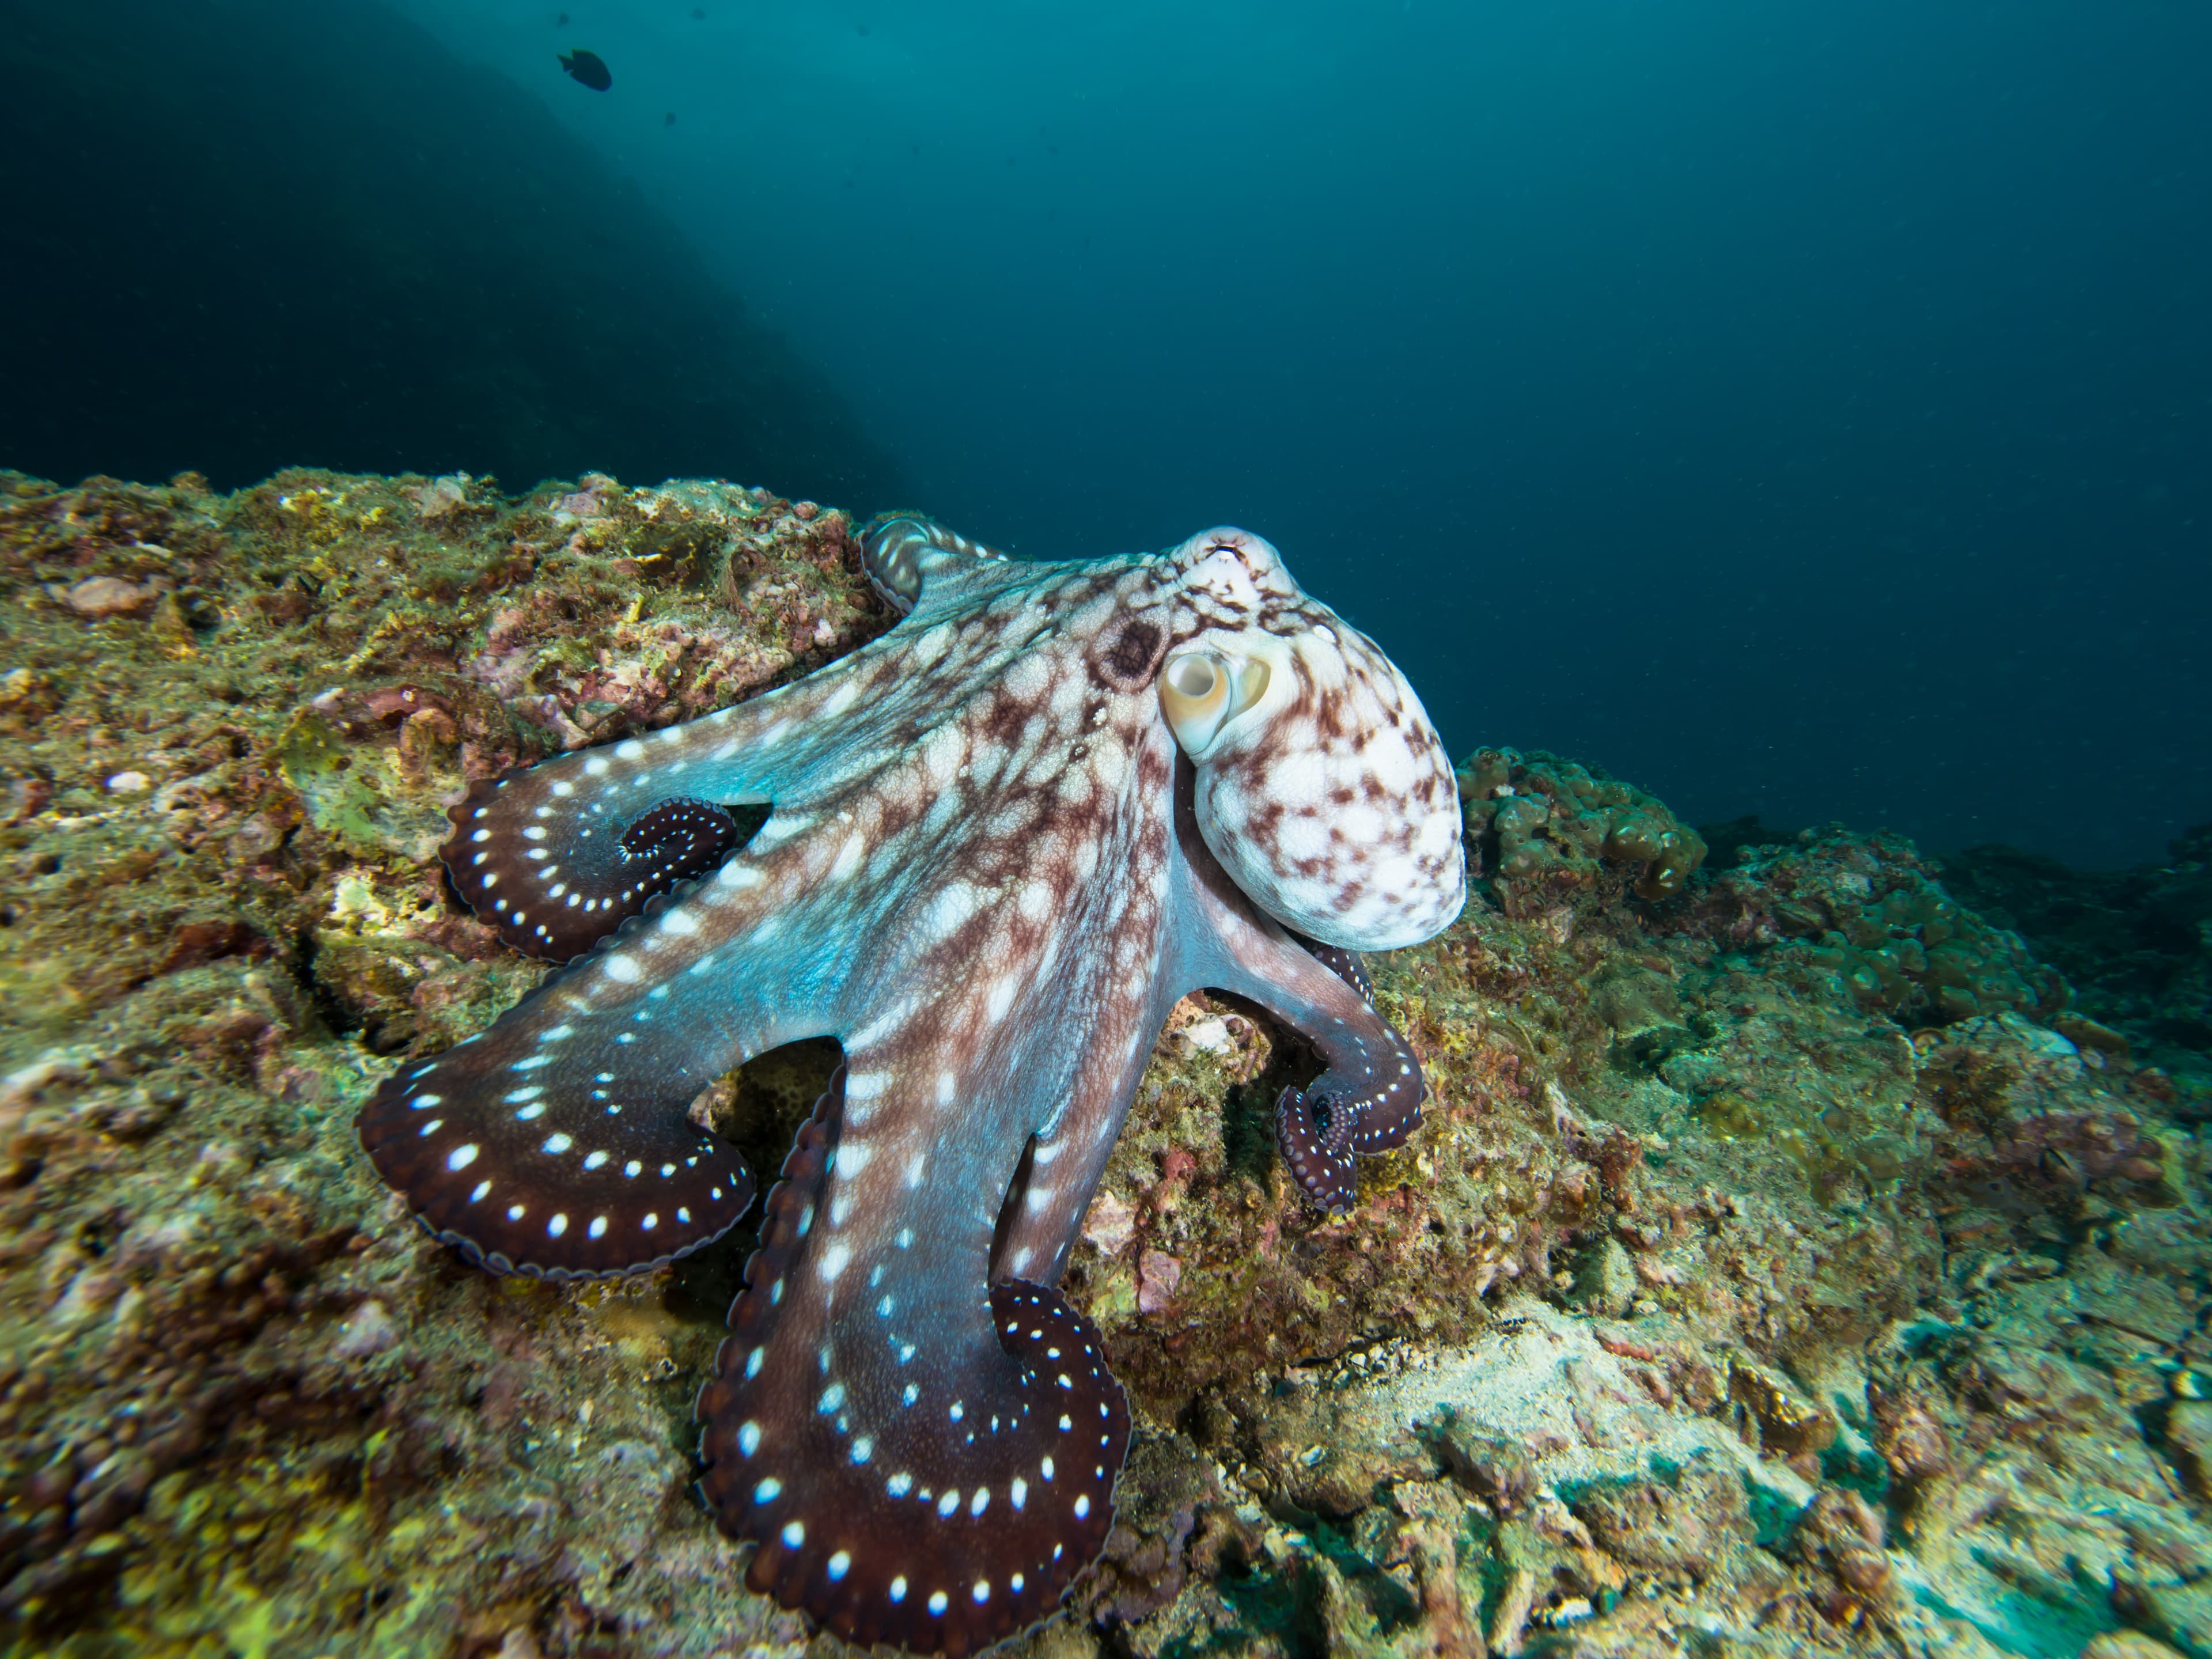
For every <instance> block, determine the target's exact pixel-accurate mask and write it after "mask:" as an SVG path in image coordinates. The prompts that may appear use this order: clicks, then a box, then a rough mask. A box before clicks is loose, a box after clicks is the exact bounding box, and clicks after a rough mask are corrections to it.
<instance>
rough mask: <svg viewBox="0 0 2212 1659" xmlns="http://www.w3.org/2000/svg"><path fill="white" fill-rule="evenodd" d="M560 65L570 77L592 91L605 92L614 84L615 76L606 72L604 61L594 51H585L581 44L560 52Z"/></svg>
mask: <svg viewBox="0 0 2212 1659" xmlns="http://www.w3.org/2000/svg"><path fill="white" fill-rule="evenodd" d="M561 67H562V69H564V70H568V74H569V75H570V76H571V77H573V78H574V79H575V80H578V81H580V82H583V83H584V84H585V85H586V86H587V87H589V88H591V89H592V91H593V92H605V90H606V89H607V88H609V87H611V86H612V85H614V83H615V77H614V76H612V75H611V74H609V73H608V72H607V66H606V64H605V60H604V59H602V58H600V56H599V53H597V52H586V51H585V50H584V49H583V48H582V47H581V46H579V47H577V48H576V50H575V51H574V52H562V54H561Z"/></svg>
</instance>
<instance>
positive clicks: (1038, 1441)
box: [697, 1056, 1129, 1655]
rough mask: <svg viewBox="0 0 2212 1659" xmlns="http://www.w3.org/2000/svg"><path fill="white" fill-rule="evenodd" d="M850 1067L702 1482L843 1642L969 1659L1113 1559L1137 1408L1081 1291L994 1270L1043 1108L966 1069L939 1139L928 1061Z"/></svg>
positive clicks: (777, 1574) (782, 1204) (727, 1348)
mask: <svg viewBox="0 0 2212 1659" xmlns="http://www.w3.org/2000/svg"><path fill="white" fill-rule="evenodd" d="M849 1063H850V1065H851V1066H852V1068H853V1069H852V1071H851V1073H850V1074H849V1077H848V1073H847V1072H846V1071H845V1070H843V1069H842V1068H841V1070H840V1071H839V1073H837V1074H836V1077H834V1078H833V1079H832V1081H831V1085H830V1087H829V1091H828V1092H827V1093H826V1094H824V1095H823V1097H822V1099H821V1101H820V1102H819V1103H817V1107H816V1109H815V1112H814V1115H813V1116H812V1117H811V1119H810V1121H808V1123H807V1124H806V1126H805V1128H804V1129H803V1130H802V1132H801V1133H800V1135H799V1140H798V1143H797V1145H796V1146H794V1147H793V1152H792V1153H791V1156H790V1158H789V1159H788V1160H787V1162H786V1163H785V1164H784V1168H783V1178H782V1180H781V1182H780V1183H779V1184H778V1185H777V1186H776V1188H775V1190H774V1191H773V1192H772V1193H770V1194H769V1201H768V1206H767V1211H766V1214H765V1217H764V1219H763V1226H762V1233H761V1248H760V1249H759V1251H758V1252H757V1254H756V1255H754V1256H753V1257H752V1259H751V1260H750V1261H749V1262H748V1263H747V1264H746V1268H745V1290H744V1294H743V1295H741V1296H740V1297H738V1302H737V1304H736V1306H735V1307H734V1308H732V1310H731V1314H730V1327H731V1332H732V1334H731V1336H730V1338H729V1340H727V1341H726V1342H725V1343H724V1344H723V1346H722V1349H721V1352H720V1355H719V1356H718V1357H717V1358H716V1361H715V1365H714V1375H713V1376H712V1377H711V1378H710V1379H709V1381H708V1383H707V1384H706V1386H705V1387H704V1389H702V1391H701V1394H700V1397H699V1401H698V1406H697V1414H698V1417H699V1419H700V1420H701V1422H702V1425H703V1428H702V1436H701V1443H700V1455H701V1459H702V1462H704V1464H705V1465H706V1472H705V1474H703V1475H702V1479H701V1481H700V1489H701V1492H702V1496H703V1497H704V1498H705V1499H706V1501H707V1503H708V1506H709V1507H710V1508H711V1509H712V1510H713V1511H714V1516H715V1518H716V1520H717V1522H719V1524H720V1526H721V1528H723V1530H724V1531H726V1532H727V1533H729V1534H732V1536H735V1537H738V1538H741V1539H750V1540H751V1541H754V1542H755V1543H756V1544H757V1546H758V1549H757V1553H755V1555H754V1557H753V1559H752V1562H751V1565H750V1567H749V1568H748V1570H747V1572H746V1582H747V1583H749V1584H750V1586H751V1587H752V1588H753V1589H757V1590H760V1591H763V1592H764V1593H767V1594H769V1595H774V1596H775V1598H776V1599H777V1600H778V1601H781V1602H782V1603H783V1604H784V1605H785V1606H786V1607H799V1608H804V1609H805V1611H806V1612H808V1613H811V1614H812V1615H813V1616H814V1617H815V1618H817V1619H818V1620H821V1621H822V1622H823V1624H824V1625H826V1626H828V1627H829V1629H830V1630H832V1631H834V1632H836V1633H837V1634H838V1635H839V1636H841V1637H842V1638H845V1639H846V1640H848V1641H852V1642H857V1643H860V1644H863V1645H866V1644H872V1643H878V1642H890V1643H895V1644H898V1645H900V1646H902V1647H905V1648H907V1649H908V1650H912V1651H915V1652H918V1653H939V1652H941V1653H945V1654H950V1655H961V1654H966V1653H970V1652H975V1651H979V1650H981V1649H984V1648H987V1647H990V1646H992V1645H993V1644H996V1643H998V1642H1000V1641H1002V1640H1004V1639H1006V1638H1008V1637H1011V1636H1013V1635H1016V1634H1018V1632H1021V1631H1023V1630H1024V1629H1026V1628H1027V1627H1029V1626H1031V1625H1033V1624H1035V1623H1036V1622H1037V1621H1038V1620H1042V1619H1044V1618H1046V1617H1048V1616H1049V1615H1050V1614H1051V1613H1054V1611H1055V1610H1056V1609H1057V1608H1058V1607H1059V1605H1060V1600H1061V1597H1062V1596H1063V1595H1064V1594H1065V1592H1066V1589H1067V1588H1068V1586H1069V1585H1070V1583H1072V1582H1073V1578H1074V1577H1075V1575H1076V1573H1078V1572H1079V1571H1081V1570H1082V1569H1083V1568H1084V1567H1085V1566H1087V1565H1089V1564H1090V1563H1091V1561H1092V1560H1093V1559H1096V1558H1097V1554H1098V1553H1099V1551H1100V1550H1101V1549H1102V1548H1103V1547H1104V1544H1105V1540H1106V1534H1107V1532H1108V1529H1109V1528H1110V1527H1111V1525H1112V1522H1113V1501H1112V1500H1113V1492H1114V1483H1115V1477H1116V1475H1117V1474H1119V1472H1120V1469H1121V1462H1122V1459H1123V1457H1124V1455H1126V1453H1127V1446H1128V1437H1129V1413H1128V1407H1127V1403H1126V1401H1125V1400H1124V1398H1123V1395H1122V1392H1121V1386H1120V1385H1119V1384H1118V1383H1115V1380H1114V1378H1113V1376H1112V1375H1111V1374H1110V1373H1109V1371H1108V1370H1107V1368H1106V1363H1105V1359H1104V1357H1103V1352H1102V1351H1101V1348H1100V1345H1099V1340H1098V1334H1097V1331H1096V1329H1095V1328H1093V1327H1092V1326H1091V1324H1090V1322H1088V1321H1086V1320H1085V1319H1084V1318H1083V1317H1082V1316H1080V1315H1079V1314H1077V1313H1076V1312H1075V1311H1074V1310H1073V1308H1071V1307H1070V1306H1069V1305H1068V1304H1067V1302H1066V1298H1065V1297H1062V1296H1061V1295H1060V1293H1059V1292H1058V1291H1055V1290H1053V1289H1051V1288H1049V1287H1048V1286H1047V1285H1042V1284H1038V1283H1032V1282H1027V1281H1024V1280H1021V1279H1012V1280H1003V1281H1001V1282H1000V1283H998V1284H995V1285H994V1284H991V1283H988V1282H987V1276H986V1270H987V1264H988V1260H989V1255H990V1250H991V1243H992V1237H993V1232H994V1223H995V1221H996V1218H997V1212H998V1208H999V1195H1000V1194H1001V1193H1002V1192H1003V1191H1004V1190H1005V1189H1006V1184H1007V1182H1009V1180H1010V1179H1011V1178H1012V1175H1013V1171H1014V1166H1015V1164H1016V1163H1017V1162H1018V1160H1019V1158H1020V1156H1021V1152H1022V1147H1023V1145H1024V1132H1023V1130H1022V1127H1021V1125H1022V1122H1023V1121H1024V1119H1025V1118H1026V1116H1027V1115H1029V1110H1028V1108H1027V1106H1026V1105H1016V1104H1012V1103H1008V1104H1006V1105H999V1104H995V1103H994V1099H993V1097H991V1096H990V1095H989V1094H988V1093H987V1092H986V1091H981V1090H978V1089H976V1088H975V1084H974V1081H973V1079H968V1078H966V1077H964V1076H963V1077H962V1078H960V1079H958V1080H957V1084H956V1085H955V1093H956V1096H957V1103H958V1104H959V1105H960V1106H961V1107H962V1108H963V1115H962V1133H961V1134H960V1135H958V1136H957V1137H933V1136H932V1135H931V1134H930V1133H927V1131H928V1127H929V1126H930V1124H931V1122H932V1121H933V1119H939V1118H941V1115H942V1113H943V1112H944V1110H945V1104H946V1103H945V1102H944V1101H943V1100H941V1099H940V1097H939V1093H940V1091H939V1085H938V1083H937V1081H936V1080H935V1077H936V1074H935V1073H933V1072H932V1071H929V1070H923V1069H916V1070H915V1073H914V1074H913V1075H911V1076H910V1075H909V1074H908V1069H906V1068H902V1067H897V1066H891V1067H889V1068H885V1067H883V1066H879V1065H878V1064H877V1063H876V1062H874V1061H872V1060H869V1059H866V1058H862V1057H858V1056H856V1057H855V1058H854V1060H852V1061H851V1062H849ZM947 1075H949V1074H947ZM848 1089H854V1090H858V1091H860V1092H857V1093H856V1094H854V1096H853V1097H852V1098H850V1099H849V1100H848Z"/></svg>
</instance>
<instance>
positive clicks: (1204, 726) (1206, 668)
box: [1160, 651, 1268, 760]
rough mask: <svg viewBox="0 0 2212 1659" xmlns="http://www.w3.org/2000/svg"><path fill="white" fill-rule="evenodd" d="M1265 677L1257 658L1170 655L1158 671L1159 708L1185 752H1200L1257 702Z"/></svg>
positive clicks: (1192, 653)
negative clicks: (1163, 712) (1164, 665)
mask: <svg viewBox="0 0 2212 1659" xmlns="http://www.w3.org/2000/svg"><path fill="white" fill-rule="evenodd" d="M1267 680H1268V671H1267V664H1266V663H1264V662H1262V661H1261V660H1260V659H1257V658H1242V659H1231V658H1229V657H1225V656H1220V655H1217V654H1216V653H1213V652H1211V651H1187V652H1184V653H1182V655H1181V656H1178V657H1172V658H1170V659H1169V660H1168V665H1167V667H1166V668H1165V669H1164V671H1162V672H1161V675H1160V707H1161V708H1162V709H1164V711H1165V712H1166V714H1167V717H1168V726H1169V728H1170V730H1171V731H1173V732H1175V735H1176V742H1177V743H1179V744H1182V749H1183V752H1184V753H1185V754H1187V755H1188V756H1189V757H1191V758H1192V759H1193V760H1197V759H1200V757H1203V756H1204V755H1205V753H1206V750H1207V749H1208V748H1209V747H1211V746H1212V743H1213V740H1214V739H1215V738H1218V736H1220V734H1221V728H1222V727H1223V726H1226V725H1228V724H1229V722H1230V721H1231V720H1234V719H1236V718H1237V715H1239V714H1243V713H1244V711H1245V710H1246V709H1248V708H1251V707H1252V706H1253V705H1254V704H1255V703H1256V702H1259V701H1260V699H1261V696H1262V695H1264V694H1265V693H1266V691H1267Z"/></svg>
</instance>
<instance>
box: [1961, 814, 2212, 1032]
mask: <svg viewBox="0 0 2212 1659" xmlns="http://www.w3.org/2000/svg"><path fill="white" fill-rule="evenodd" d="M2168 850H2169V851H2170V853H2171V854H2172V857H2171V858H2170V859H2169V860H2168V861H2167V862H2166V863H2165V864H2162V865H2151V866H2144V867H2142V868H2140V869H2135V870H2121V871H2115V872H2084V871H2079V870H2069V869H2068V868H2067V867H2066V866H2064V865H2063V864H2060V863H2059V862H2057V860H2055V859H2047V858H2043V857H2041V856H2039V855H2038V854H2033V853H2023V852H2021V850H2020V849H2019V848H2013V847H2002V846H1984V847H1970V848H1967V849H1966V851H1965V852H1963V853H1960V854H1957V855H1956V856H1954V857H1953V858H1951V859H1948V860H1946V861H1945V873H1946V877H1947V879H1948V883H1949V884H1950V886H1951V888H1952V890H1954V892H1956V893H1957V894H1958V895H1959V896H1960V900H1961V901H1962V902H1966V903H1968V904H1971V905H1972V906H1973V907H1974V908H1977V909H1978V910H1980V911H1981V912H1982V913H1983V914H1984V915H1987V916H1989V917H1990V919H1991V920H1992V921H1996V923H1998V924H1999V925H2000V926H2002V927H2013V928H2016V929H2018V930H2019V932H2020V933H2021V937H2022V938H2023V939H2026V940H2027V941H2028V943H2029V944H2030V945H2032V946H2033V949H2034V950H2035V951H2036V953H2037V954H2038V955H2039V956H2040V957H2042V958H2043V959H2044V960H2045V962H2048V963H2051V965H2052V966H2053V967H2055V968H2057V969H2058V970H2059V971H2060V972H2062V973H2063V974H2064V975H2066V977H2067V979H2068V980H2069V981H2071V983H2072V984H2073V986H2074V989H2075V999H2076V1000H2077V1002H2078V1003H2079V1005H2080V1006H2081V1012H2083V1013H2085V1014H2087V1015H2088V1016H2090V1017H2091V1018H2093V1019H2095V1020H2097V1021H2098V1022H2100V1024H2104V1025H2106V1026H2108V1027H2110V1028H2112V1030H2113V1031H2114V1032H2116V1033H2118V1034H2121V1035H2122V1036H2124V1039H2125V1041H2126V1042H2127V1043H2128V1045H2129V1046H2130V1047H2131V1048H2134V1049H2135V1050H2136V1051H2138V1052H2140V1053H2142V1054H2144V1055H2145V1056H2146V1057H2148V1058H2150V1059H2154V1060H2157V1061H2158V1062H2159V1063H2160V1065H2164V1066H2168V1067H2172V1068H2177V1069H2189V1070H2195V1071H2198V1072H2206V1071H2212V824H2199V825H2198V826H2197V828H2195V829H2191V830H2190V831H2189V832H2188V833H2187V834H2186V835H2184V836H2180V837H2179V838H2178V839H2177V840H2175V841H2174V842H2172V846H2171V848H2169V849H2168ZM2108 1041H2110V1039H2108Z"/></svg>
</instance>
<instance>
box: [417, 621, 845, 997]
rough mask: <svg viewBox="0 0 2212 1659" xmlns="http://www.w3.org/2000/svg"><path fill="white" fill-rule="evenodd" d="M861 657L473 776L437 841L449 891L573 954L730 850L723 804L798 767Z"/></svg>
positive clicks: (505, 934)
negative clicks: (641, 730)
mask: <svg viewBox="0 0 2212 1659" xmlns="http://www.w3.org/2000/svg"><path fill="white" fill-rule="evenodd" d="M859 661H860V659H847V661H846V663H843V664H840V665H837V667H836V668H833V669H830V670H827V671H824V672H823V673H821V674H817V675H816V676H815V677H814V678H811V679H808V680H804V681H801V682H800V683H799V684H796V685H790V686H786V687H784V688H783V689H781V690H777V691H773V692H771V693H769V695H768V696H764V697H761V698H757V699H756V700H755V701H753V702H746V703H739V704H738V705H736V706H735V707H733V708H725V709H723V710H721V711H720V712H719V713H717V714H710V715H708V717H707V718H706V719H704V720H694V721H692V722H691V723H690V725H688V726H669V727H667V728H666V729H665V730H663V731H659V732H653V733H651V734H649V735H647V736H645V737H641V738H629V739H627V740H625V741H623V742H621V743H617V744H603V745H601V746H599V747H598V748H594V749H586V750H579V751H578V752H576V753H574V754H571V755H562V756H557V757H555V758H553V759H551V760H548V761H543V762H540V763H538V765H536V766H532V767H529V768H527V769H523V770H521V771H516V772H510V773H508V774H507V775H506V776H504V777H501V778H489V779H485V780H483V781H480V782H478V783H477V784H476V785H474V786H473V787H471V789H470V791H469V793H468V795H467V798H466V799H464V800H463V801H462V802H461V804H460V805H459V806H456V807H454V808H453V811H452V812H451V814H450V816H451V817H452V818H453V836H452V838H451V839H450V840H448V841H447V842H446V844H445V846H444V847H443V848H441V854H442V856H443V857H444V859H445V861H446V867H447V870H448V871H449V872H451V873H452V876H453V889H454V890H455V891H456V892H457V893H459V895H460V896H461V898H462V900H463V901H464V902H465V903H466V904H467V905H468V906H469V908H471V909H472V910H474V911H475V912H476V913H477V916H478V917H479V918H481V919H482V920H483V921H487V922H489V923H490V924H491V926H492V927H495V928H496V929H497V930H498V932H499V936H500V938H501V940H502V941H503V942H504V943H506V944H507V945H513V947H514V948H515V949H516V950H518V951H526V952H527V953H528V954H529V955H531V956H534V957H544V958H546V959H549V960H551V961H555V962H566V961H568V960H570V959H572V958H574V957H577V956H580V955H581V954H582V953H583V952H584V951H588V950H590V949H591V947H592V945H595V944H597V943H598V942H599V940H600V939H605V937H606V936H607V935H608V934H610V933H613V932H614V931H615V929H616V928H617V927H621V926H622V924H623V922H624V921H628V920H629V918H630V917H632V916H635V915H639V914H640V913H641V912H642V911H643V910H644V909H645V908H646V906H647V905H648V904H649V903H651V902H653V900H654V899H655V898H657V897H659V896H660V895H662V894H663V893H665V892H668V891H670V890H671V889H673V888H675V887H676V886H678V884H681V883H683V882H684V881H686V880H689V879H690V878H694V877H696V876H700V875H703V874H705V873H706V872H708V871H710V870H712V869H714V866H717V865H718V864H720V863H721V862H722V860H724V859H726V857H728V856H729V854H730V853H731V851H732V849H733V848H736V847H737V846H738V843H739V842H740V840H741V839H742V837H741V836H740V833H739V830H738V823H737V821H736V819H735V818H734V817H732V815H731V813H730V811H728V809H729V808H730V807H731V806H732V805H740V804H744V803H749V802H750V803H760V802H767V801H772V800H775V799H778V798H779V797H780V796H781V795H783V794H784V793H787V791H788V790H792V789H793V787H795V786H796V785H797V784H798V783H799V781H800V780H802V779H804V778H805V776H806V775H807V772H808V769H809V767H810V766H811V764H813V763H815V761H816V760H817V757H818V753H819V750H821V749H822V748H823V745H824V743H825V742H826V741H831V740H834V738H833V734H832V733H830V732H829V731H828V730H826V728H827V727H829V726H831V725H833V724H834V720H835V715H836V714H837V713H840V712H842V709H843V708H846V707H849V706H850V705H851V704H852V703H853V702H855V701H857V700H858V698H859V693H860V688H859V685H858V684H857V682H856V681H854V679H853V678H852V677H853V675H854V673H855V671H856V670H855V666H854V665H856V664H857V663H858V662H859Z"/></svg>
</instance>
